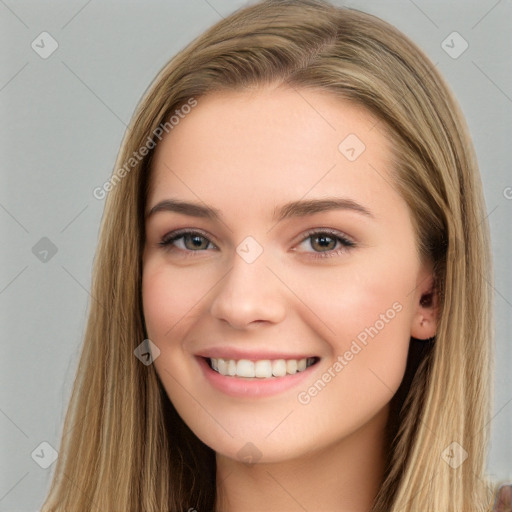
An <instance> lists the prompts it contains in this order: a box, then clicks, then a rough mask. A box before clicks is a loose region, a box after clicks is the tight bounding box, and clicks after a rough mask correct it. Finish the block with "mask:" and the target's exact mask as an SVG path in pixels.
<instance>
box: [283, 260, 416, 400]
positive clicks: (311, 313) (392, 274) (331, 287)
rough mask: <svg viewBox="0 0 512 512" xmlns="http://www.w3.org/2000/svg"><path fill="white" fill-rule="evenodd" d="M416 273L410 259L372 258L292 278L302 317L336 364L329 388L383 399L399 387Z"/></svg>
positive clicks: (353, 395)
mask: <svg viewBox="0 0 512 512" xmlns="http://www.w3.org/2000/svg"><path fill="white" fill-rule="evenodd" d="M416 272H417V268H416V266H415V260H414V258H411V259H408V260H407V261H405V259H404V261H403V262H400V261H397V260H396V259H395V261H394V263H393V264H391V262H390V260H389V259H386V258H372V261H366V262H362V263H361V265H360V266H359V265H358V268H354V267H351V268H350V269H348V268H347V270H346V271H345V270H344V269H338V271H337V272H334V271H332V272H324V273H323V274H322V273H319V272H318V271H314V272H313V271H312V272H311V273H310V274H308V273H307V272H305V273H303V274H302V277H301V280H300V281H299V280H296V281H295V282H296V291H297V294H298V295H299V296H301V297H307V301H305V302H307V308H305V307H303V308H302V315H303V316H302V318H303V320H305V323H306V324H308V325H314V326H315V330H316V331H317V332H319V333H322V337H323V338H324V339H325V340H326V341H327V342H328V344H327V345H326V346H327V347H328V349H329V353H328V358H329V359H331V360H332V361H333V364H332V365H331V366H333V365H334V362H338V363H339V364H338V365H337V366H336V367H335V368H334V367H333V368H332V370H331V372H332V373H334V374H335V375H336V378H335V379H333V380H335V381H337V382H338V384H339V386H340V388H338V386H337V385H334V386H332V391H333V392H335V391H334V389H335V388H336V389H337V391H336V392H338V393H341V395H343V392H342V391H343V389H345V390H347V389H351V390H352V391H351V393H350V396H348V395H347V400H348V401H349V402H350V403H355V402H353V401H352V398H355V399H356V402H357V400H359V399H361V400H364V401H371V400H372V397H374V398H376V399H377V400H381V401H382V400H384V401H387V400H389V399H390V398H391V396H392V394H393V393H394V392H395V391H396V389H398V387H399V385H400V383H401V381H402V378H403V374H404V371H405V366H406V362H407V355H408V350H409V343H410V333H411V325H412V320H413V316H414V312H415V308H414V304H413V294H412V293H411V291H412V290H413V289H414V285H415V277H416ZM289 279H291V275H290V276H289ZM340 358H341V360H340ZM340 365H341V366H340ZM341 367H342V368H341ZM341 375H343V377H342V378H340V377H341ZM326 378H327V379H329V376H326ZM341 381H344V383H343V384H342V383H341ZM341 395H340V396H341ZM331 398H332V397H331ZM359 403H360V404H361V402H359Z"/></svg>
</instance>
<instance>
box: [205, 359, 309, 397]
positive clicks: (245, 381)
mask: <svg viewBox="0 0 512 512" xmlns="http://www.w3.org/2000/svg"><path fill="white" fill-rule="evenodd" d="M196 359H197V360H198V362H199V366H200V367H201V370H202V371H203V374H204V376H205V377H206V379H207V380H208V382H209V383H210V384H211V385H212V386H213V387H214V388H216V389H218V390H219V391H222V392H223V393H225V394H226V395H230V396H233V397H242V398H247V397H253V398H259V397H266V396H272V395H276V394H278V393H281V392H283V391H286V390H288V389H290V388H292V387H294V386H298V385H299V384H301V383H303V382H304V381H305V380H306V379H308V378H309V377H310V376H311V374H312V372H314V371H315V369H316V367H317V365H318V361H317V363H315V364H314V365H312V366H308V368H306V369H305V370H303V371H301V372H297V373H294V374H293V375H286V376H285V377H270V378H268V379H261V378H245V377H232V376H226V375H221V374H220V373H219V372H216V371H215V370H212V369H211V368H210V365H209V364H208V361H207V360H206V359H205V358H204V357H196Z"/></svg>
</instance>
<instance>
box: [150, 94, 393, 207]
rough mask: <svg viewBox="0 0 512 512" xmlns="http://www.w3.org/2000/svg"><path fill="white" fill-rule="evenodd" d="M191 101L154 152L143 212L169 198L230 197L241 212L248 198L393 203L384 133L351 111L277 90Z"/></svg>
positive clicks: (340, 103)
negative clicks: (339, 197)
mask: <svg viewBox="0 0 512 512" xmlns="http://www.w3.org/2000/svg"><path fill="white" fill-rule="evenodd" d="M197 101H198V104H197V106H196V107H195V108H194V109H193V110H192V111H191V112H190V113H189V114H187V115H184V116H183V118H182V119H180V122H179V123H178V124H177V125H175V126H174V127H173V129H172V130H171V131H170V133H169V134H168V135H166V136H165V137H164V138H163V139H162V141H161V142H160V143H159V144H158V146H157V148H156V153H155V155H154V159H153V164H152V174H151V180H150V185H151V186H150V193H149V195H148V201H147V203H148V204H147V206H148V207H151V204H154V203H155V202H158V201H159V200H162V199H165V198H167V197H169V195H172V196H173V197H180V198H184V199H190V200H198V199H200V200H204V201H206V202H209V203H215V202H216V198H217V199H222V200H223V201H224V202H225V200H226V197H228V196H229V198H230V200H231V202H234V203H236V206H237V207H238V208H242V209H243V208H248V207H249V206H250V205H249V204H248V203H247V200H248V199H249V198H251V200H254V199H255V198H256V201H254V202H251V205H252V206H262V204H263V203H267V202H268V204H269V205H270V204H271V203H276V202H279V203H282V202H284V201H285V200H287V199H288V200H294V199H298V198H301V197H304V196H305V195H307V194H313V195H315V196H318V195H320V196H326V195H333V194H341V193H343V194H355V195H357V196H358V198H359V199H361V200H367V201H372V202H373V201H375V200H377V199H378V198H377V195H379V196H382V197H385V196H386V193H387V194H391V195H393V194H394V195H395V196H396V194H397V193H396V191H395V190H394V188H393V186H392V179H391V177H390V170H391V166H392V159H391V153H390V149H389V143H388V138H387V137H388V136H387V133H386V131H385V129H384V127H383V124H382V123H378V122H377V119H376V117H375V116H373V115H372V114H371V113H370V112H369V111H368V110H366V109H365V108H363V107H361V106H359V105H356V104H354V103H351V102H349V101H347V100H344V99H340V98H338V97H335V96H334V95H333V94H331V93H327V92H324V91H318V90H311V89H293V88H288V87H282V86H279V87H265V88H257V89H253V90H248V91H236V92H235V91H228V92H226V91H225V92H216V93H213V94H209V95H206V96H204V97H200V98H198V100H197ZM385 188H386V189H388V190H383V189H385ZM221 196H222V197H221Z"/></svg>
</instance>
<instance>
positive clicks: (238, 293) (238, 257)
mask: <svg viewBox="0 0 512 512" xmlns="http://www.w3.org/2000/svg"><path fill="white" fill-rule="evenodd" d="M268 256H269V254H267V251H265V250H264V248H263V247H262V246H261V245H260V244H259V243H258V242H256V240H255V239H254V238H252V237H247V238H246V239H245V240H244V241H242V242H241V243H240V244H239V245H238V246H237V248H236V254H233V257H232V260H231V269H230V271H229V272H228V273H227V275H226V276H225V278H224V279H223V280H222V281H221V282H220V283H219V285H218V287H216V290H217V291H216V294H215V297H214V299H213V302H212V304H211V314H212V315H213V316H215V317H216V318H218V319H222V320H225V321H227V322H228V323H230V324H231V325H232V326H233V327H237V328H243V327H246V326H247V325H249V324H250V323H252V322H256V321H267V322H271V323H275V322H279V321H281V320H282V318H283V317H284V311H285V308H284V303H283V300H284V297H283V295H282V293H281V290H279V281H278V280H277V279H276V278H275V276H274V275H273V274H272V272H271V271H270V270H269V269H268V268H267V264H268V263H269V258H268Z"/></svg>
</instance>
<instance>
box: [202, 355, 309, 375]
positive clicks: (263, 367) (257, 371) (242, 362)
mask: <svg viewBox="0 0 512 512" xmlns="http://www.w3.org/2000/svg"><path fill="white" fill-rule="evenodd" d="M315 360H316V359H315V358H314V357H308V358H307V359H306V358H304V359H288V360H285V359H275V360H273V361H271V360H270V359H263V360H260V361H250V360H249V359H239V360H235V359H223V358H221V357H219V358H212V359H210V365H211V367H212V369H213V370H215V371H216V372H218V373H220V374H221V375H229V376H231V377H234V376H236V377H246V378H254V377H257V378H260V379H269V378H271V377H284V376H285V375H293V374H295V373H297V372H302V371H304V370H305V369H306V368H308V367H309V366H311V365H312V364H313V363H314V362H315Z"/></svg>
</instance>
